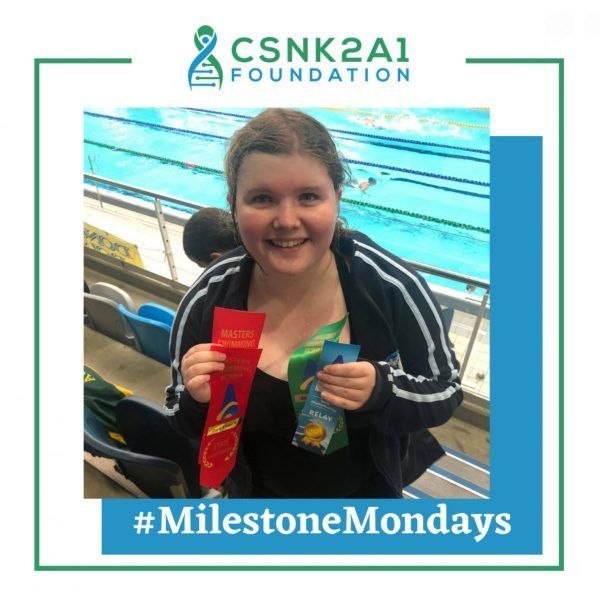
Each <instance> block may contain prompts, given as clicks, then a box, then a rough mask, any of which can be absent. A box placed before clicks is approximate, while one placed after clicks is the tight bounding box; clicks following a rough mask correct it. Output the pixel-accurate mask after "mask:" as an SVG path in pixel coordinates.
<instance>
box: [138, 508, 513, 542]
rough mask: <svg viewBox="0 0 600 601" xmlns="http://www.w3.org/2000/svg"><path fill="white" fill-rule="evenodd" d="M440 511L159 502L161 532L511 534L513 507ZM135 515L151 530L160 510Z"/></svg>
mask: <svg viewBox="0 0 600 601" xmlns="http://www.w3.org/2000/svg"><path fill="white" fill-rule="evenodd" d="M436 507H437V511H436V512H434V513H432V514H431V515H428V516H424V515H423V514H420V513H416V512H412V513H411V512H402V513H400V512H389V511H386V512H383V511H382V510H381V509H380V508H379V507H377V506H370V507H367V508H365V509H357V508H356V507H343V508H342V511H340V512H330V513H325V514H322V515H320V514H318V513H304V512H297V513H290V512H273V511H271V510H270V509H269V508H266V509H264V510H263V511H262V512H261V513H257V512H239V513H238V512H231V511H224V509H223V507H222V506H221V505H219V504H217V503H210V504H205V503H200V504H199V505H197V506H196V507H193V506H185V507H182V508H181V509H179V508H178V509H174V508H172V507H162V506H161V507H159V508H158V509H159V511H160V515H158V516H156V518H158V519H157V524H156V526H157V527H158V522H160V529H158V530H157V534H161V535H222V534H225V535H239V536H245V535H248V536H252V535H256V534H267V535H299V534H300V535H308V536H310V535H319V536H321V535H331V536H344V535H346V536H348V535H357V534H371V535H382V534H383V535H420V534H435V535H443V534H452V535H463V536H472V537H473V538H474V540H475V541H476V542H480V541H481V540H483V539H484V538H485V537H486V536H487V535H488V534H490V533H494V534H497V535H506V534H508V533H509V532H510V531H511V524H510V518H511V516H510V514H508V513H498V514H496V513H464V512H456V513H450V512H448V509H447V506H446V505H445V504H444V503H439V504H438V505H437V506H436ZM141 513H142V514H143V515H141V514H137V515H136V516H135V523H134V529H136V531H137V533H138V534H148V533H149V532H150V531H151V530H153V529H154V526H155V525H154V519H155V516H154V515H153V514H152V513H151V512H141Z"/></svg>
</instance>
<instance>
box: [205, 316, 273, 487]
mask: <svg viewBox="0 0 600 601" xmlns="http://www.w3.org/2000/svg"><path fill="white" fill-rule="evenodd" d="M264 321H265V315H264V313H249V312H247V311H235V310H233V309H223V308H221V307H216V308H215V312H214V317H213V334H212V342H213V345H215V346H213V347H211V349H212V350H220V351H223V348H221V347H225V350H224V352H225V354H226V356H227V357H226V359H225V368H224V369H223V371H221V372H217V373H214V374H212V375H211V378H210V404H209V406H208V416H207V418H206V424H205V426H204V433H203V435H202V444H201V445H200V455H199V456H198V464H199V465H200V485H201V486H209V487H211V488H218V487H219V486H221V484H222V483H223V481H224V480H225V478H226V477H227V475H228V474H229V472H230V471H231V470H232V469H233V466H234V465H235V460H236V457H237V452H238V448H239V444H240V435H241V431H242V423H243V421H244V415H245V414H246V407H247V406H248V397H249V396H250V389H251V388H252V381H253V379H254V373H255V371H256V366H257V365H258V360H259V358H260V355H261V353H262V350H261V349H259V348H257V347H258V342H259V340H260V335H261V332H262V328H263V325H264ZM216 345H220V346H216Z"/></svg>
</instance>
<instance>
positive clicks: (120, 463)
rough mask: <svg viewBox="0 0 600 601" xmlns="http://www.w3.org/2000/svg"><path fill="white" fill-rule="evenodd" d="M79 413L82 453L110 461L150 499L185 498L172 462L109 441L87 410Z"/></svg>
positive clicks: (183, 483)
mask: <svg viewBox="0 0 600 601" xmlns="http://www.w3.org/2000/svg"><path fill="white" fill-rule="evenodd" d="M117 407H118V405H117ZM83 412H84V413H83V437H84V438H83V440H84V450H86V451H88V453H91V454H92V455H95V456H97V457H107V458H109V459H113V460H114V461H115V462H116V466H115V467H116V469H117V471H118V472H120V473H121V474H123V476H125V477H126V478H127V479H128V480H131V481H132V482H133V483H134V484H135V485H136V486H137V487H138V488H139V489H140V490H141V491H142V492H144V493H145V494H146V495H148V496H149V497H151V498H158V499H160V498H162V499H164V498H171V497H174V498H185V497H188V496H189V489H188V485H187V482H186V479H185V476H184V473H183V470H182V469H181V466H179V465H178V464H177V463H176V462H174V461H172V460H170V459H166V458H164V457H156V456H152V455H145V454H142V453H136V452H134V451H132V450H130V449H129V448H128V447H127V446H125V445H123V444H121V443H119V442H117V441H116V440H113V439H112V438H111V437H110V436H109V434H108V430H107V429H106V426H105V425H104V424H103V423H102V422H101V421H100V420H99V419H97V418H96V416H95V415H94V414H93V413H92V412H91V411H90V410H89V409H88V408H87V407H84V408H83Z"/></svg>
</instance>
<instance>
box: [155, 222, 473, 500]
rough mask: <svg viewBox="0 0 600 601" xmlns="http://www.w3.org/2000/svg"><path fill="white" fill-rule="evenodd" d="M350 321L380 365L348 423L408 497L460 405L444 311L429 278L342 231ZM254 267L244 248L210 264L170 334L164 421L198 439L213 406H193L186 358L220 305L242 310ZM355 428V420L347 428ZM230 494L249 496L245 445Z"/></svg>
mask: <svg viewBox="0 0 600 601" xmlns="http://www.w3.org/2000/svg"><path fill="white" fill-rule="evenodd" d="M336 259H337V265H338V273H339V276H340V282H341V285H342V289H343V292H344V297H345V301H346V306H347V309H348V313H349V314H350V329H351V340H352V342H353V343H356V344H360V346H361V350H360V359H361V360H368V361H370V362H371V363H373V365H374V366H375V367H376V371H377V378H376V384H375V388H374V390H373V394H372V395H371V398H370V399H369V400H368V401H367V402H366V403H365V405H363V407H362V408H361V409H360V410H358V411H353V412H347V414H349V413H352V414H353V415H352V416H349V417H351V418H352V419H353V420H354V421H355V423H356V420H366V421H365V424H364V425H367V426H368V427H369V428H370V434H369V446H370V450H371V456H372V460H373V463H374V465H375V467H376V469H377V470H378V471H379V472H380V473H381V475H382V476H383V477H384V478H385V480H386V482H387V483H388V484H389V485H390V486H391V487H392V488H393V489H394V490H395V491H396V493H397V495H398V496H402V489H403V487H404V486H405V485H407V484H409V483H410V482H412V481H413V480H415V479H416V478H418V477H419V476H420V475H421V474H422V473H423V472H424V471H425V470H426V469H427V468H428V467H429V466H430V465H431V464H432V463H433V462H434V461H436V460H437V459H438V458H439V457H441V456H442V455H443V454H444V451H443V450H442V448H441V447H440V445H439V444H438V442H437V441H436V440H435V438H434V437H433V436H432V435H431V434H430V433H429V432H428V431H427V430H426V429H427V428H431V427H434V426H439V425H441V424H443V423H444V422H446V421H447V420H448V419H450V417H451V416H452V413H453V412H454V410H455V409H456V407H457V406H458V405H459V404H460V403H461V401H462V389H461V386H460V381H459V379H458V370H459V364H458V361H457V360H456V357H455V355H454V352H453V351H452V348H451V345H450V341H449V339H448V334H447V331H446V328H445V327H444V323H443V321H442V315H441V311H440V307H439V305H438V303H437V301H436V299H435V297H434V296H433V294H432V292H431V290H430V289H429V287H428V286H427V284H426V283H425V281H424V280H423V278H422V277H421V276H420V275H419V274H418V273H417V272H416V271H415V270H414V269H413V268H412V267H410V266H409V265H408V264H406V263H405V262H404V261H402V260H401V259H399V258H398V257H396V256H395V255H393V254H391V253H389V252H387V251H386V250H384V249H382V248H381V247H379V246H377V245H376V244H375V243H374V242H373V241H372V240H371V239H370V238H368V237H367V236H365V235H363V234H361V233H359V232H355V231H347V232H345V233H344V234H343V235H342V237H341V239H340V241H339V248H338V250H337V251H336ZM253 264H254V261H253V259H252V258H251V257H250V256H249V255H248V254H247V253H246V252H245V250H244V249H243V248H242V247H239V248H237V249H235V250H233V251H231V252H229V253H227V254H225V255H223V256H222V257H221V258H219V259H218V260H217V261H215V262H214V263H212V264H211V265H210V267H208V268H207V269H206V270H205V271H204V273H203V274H202V275H201V276H200V278H199V279H198V280H197V281H196V282H195V283H194V284H193V285H192V286H191V287H190V289H189V290H188V292H187V293H186V295H185V296H184V298H183V299H182V301H181V304H180V305H179V309H178V311H177V315H176V317H175V321H174V323H173V330H172V333H171V342H170V350H171V359H172V365H171V378H172V381H171V385H170V386H168V387H167V389H166V401H165V414H166V415H167V416H168V418H169V420H170V421H171V424H172V426H173V427H174V428H175V429H176V430H178V431H179V432H181V433H182V434H184V435H186V436H188V437H191V438H195V439H199V438H200V437H201V436H202V431H203V428H204V422H205V420H206V414H207V410H208V403H205V404H200V403H197V402H196V401H194V399H193V398H192V397H191V396H190V395H189V393H188V392H187V391H186V389H185V387H184V385H183V379H182V375H181V371H180V366H181V359H182V358H183V356H184V355H185V353H186V352H187V351H188V349H189V348H191V347H192V346H194V345H196V344H200V343H205V342H210V341H211V335H212V318H213V309H214V307H217V306H218V307H227V308H230V309H240V310H246V309H247V306H246V303H247V298H248V288H249V283H250V275H251V272H252V266H253ZM349 424H350V421H349ZM225 486H226V488H227V490H228V493H229V496H231V497H248V496H250V493H251V489H252V485H251V474H250V470H249V468H248V466H247V464H246V462H245V460H244V453H243V445H242V448H240V451H239V453H238V458H237V462H236V466H235V468H234V469H233V470H232V472H231V474H230V475H229V477H228V479H227V481H226V483H225Z"/></svg>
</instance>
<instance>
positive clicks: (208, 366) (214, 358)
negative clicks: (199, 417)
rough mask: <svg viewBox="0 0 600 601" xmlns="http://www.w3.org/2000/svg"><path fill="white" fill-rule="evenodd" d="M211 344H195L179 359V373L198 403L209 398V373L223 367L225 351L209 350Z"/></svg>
mask: <svg viewBox="0 0 600 601" xmlns="http://www.w3.org/2000/svg"><path fill="white" fill-rule="evenodd" d="M212 347H213V345H211V344H197V345H196V346H193V347H192V348H190V349H189V350H188V352H187V353H186V354H185V355H184V357H183V359H182V361H181V375H182V376H183V383H184V385H185V387H186V389H187V391H188V392H189V393H190V394H191V395H192V397H193V398H194V399H196V401H198V402H199V403H207V402H208V401H209V400H210V384H209V382H210V374H212V373H215V372H220V371H223V369H225V359H226V358H227V357H226V355H225V353H222V352H220V351H218V350H211V349H212Z"/></svg>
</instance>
